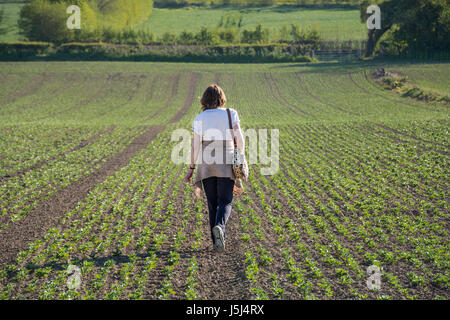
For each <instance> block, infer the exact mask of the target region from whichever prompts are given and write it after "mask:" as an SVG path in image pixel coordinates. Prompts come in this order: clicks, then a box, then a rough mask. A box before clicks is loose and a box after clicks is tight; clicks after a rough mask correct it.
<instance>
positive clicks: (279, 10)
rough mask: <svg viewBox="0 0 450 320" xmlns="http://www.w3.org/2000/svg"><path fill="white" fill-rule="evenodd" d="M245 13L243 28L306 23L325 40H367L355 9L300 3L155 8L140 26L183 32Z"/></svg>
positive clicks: (275, 26)
mask: <svg viewBox="0 0 450 320" xmlns="http://www.w3.org/2000/svg"><path fill="white" fill-rule="evenodd" d="M238 13H240V14H242V17H243V20H242V23H243V24H242V28H244V29H254V28H255V27H256V25H258V24H259V23H260V24H262V25H263V26H264V27H266V28H269V29H275V30H278V29H279V28H280V27H281V26H283V25H286V26H288V27H289V25H290V24H291V23H294V24H299V25H302V26H305V27H309V26H313V27H315V28H316V29H317V30H319V32H320V33H321V35H322V37H323V39H324V40H330V41H342V40H364V39H365V38H366V36H367V29H366V27H365V25H364V24H362V23H361V22H360V20H359V10H355V9H338V8H335V9H312V8H296V7H292V8H289V7H284V6H283V7H279V6H273V7H261V8H239V7H229V8H220V9H211V8H203V7H198V8H197V7H187V8H181V9H154V10H153V13H152V14H151V16H150V18H149V19H148V21H147V22H146V23H143V24H142V25H141V26H140V27H143V28H146V27H148V28H149V29H150V30H152V31H153V32H154V33H155V35H157V36H159V35H161V34H163V33H164V32H173V33H180V32H182V31H184V30H187V31H198V30H200V28H201V27H208V28H214V27H217V24H218V22H219V21H220V18H221V17H222V16H224V15H225V14H238Z"/></svg>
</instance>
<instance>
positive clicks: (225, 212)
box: [202, 177, 234, 242]
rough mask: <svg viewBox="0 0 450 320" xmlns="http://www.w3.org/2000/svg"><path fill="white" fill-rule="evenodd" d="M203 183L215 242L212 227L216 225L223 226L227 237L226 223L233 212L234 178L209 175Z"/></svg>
mask: <svg viewBox="0 0 450 320" xmlns="http://www.w3.org/2000/svg"><path fill="white" fill-rule="evenodd" d="M202 183H203V189H204V190H205V194H206V199H207V201H208V210H209V225H210V227H211V238H212V239H213V242H214V236H213V234H212V229H213V228H214V227H215V226H216V225H219V226H220V227H221V228H222V230H223V236H224V238H225V225H226V224H227V220H228V218H229V217H230V214H231V203H232V201H233V188H234V180H232V179H230V178H219V177H209V178H206V179H203V180H202Z"/></svg>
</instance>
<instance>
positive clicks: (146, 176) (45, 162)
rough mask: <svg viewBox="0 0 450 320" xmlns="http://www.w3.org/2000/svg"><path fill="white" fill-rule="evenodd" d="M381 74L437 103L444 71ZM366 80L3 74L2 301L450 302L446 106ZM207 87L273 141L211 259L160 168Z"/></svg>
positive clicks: (188, 193) (136, 69)
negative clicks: (267, 165)
mask: <svg viewBox="0 0 450 320" xmlns="http://www.w3.org/2000/svg"><path fill="white" fill-rule="evenodd" d="M380 66H382V67H384V68H385V69H386V70H394V71H398V72H401V73H402V74H406V75H408V76H409V80H410V81H411V82H413V83H416V84H418V85H421V86H424V87H426V88H430V89H435V90H436V91H439V92H443V93H448V88H450V64H448V63H435V64H432V63H427V64H421V63H409V64H396V63H387V62H385V63H383V64H382V65H380ZM377 67H378V65H376V64H375V63H372V64H370V63H355V64H347V65H345V64H343V65H342V64H341V65H337V64H324V63H322V64H312V65H308V64H289V65H288V64H270V65H269V64H267V65H265V64H258V65H252V64H248V65H244V64H241V65H225V64H223V65H221V64H205V65H202V64H170V63H124V62H102V63H98V62H88V63H86V62H82V63H81V62H74V63H69V62H25V63H24V62H21V63H4V62H1V63H0V83H1V85H0V88H1V89H0V210H1V211H0V226H1V228H0V266H1V272H0V297H1V298H3V299H36V298H39V299H68V298H71V299H93V298H95V299H192V298H196V299H205V298H209V299H240V298H244V299H245V298H248V299H389V298H393V299H435V298H444V299H448V298H449V297H450V295H449V276H450V274H449V271H450V269H449V263H450V241H449V198H448V197H449V195H448V189H449V177H450V176H449V153H450V150H449V149H450V148H449V137H448V125H449V109H448V108H449V107H448V105H445V104H442V103H441V104H427V103H424V102H421V101H416V100H413V99H410V98H405V97H401V96H400V95H399V94H397V93H394V92H391V91H388V90H385V89H382V88H381V87H380V86H379V85H378V84H377V83H375V82H374V81H373V79H372V78H371V73H372V71H373V70H375V69H376V68H377ZM212 82H217V83H218V84H219V85H221V86H222V87H223V88H224V90H225V92H226V94H227V98H228V106H229V107H233V108H235V109H236V110H238V112H239V115H240V118H241V122H242V126H243V127H244V128H245V129H248V128H268V129H271V128H274V129H279V130H280V170H279V171H278V173H277V174H276V175H273V176H263V175H261V174H260V170H259V168H260V167H264V165H254V166H251V168H250V171H251V177H250V179H249V182H248V183H247V184H246V185H245V188H246V192H245V194H244V195H243V196H242V197H241V198H239V199H236V200H235V202H234V207H233V211H232V215H231V218H230V220H229V223H228V225H227V228H228V229H227V250H226V252H225V253H223V254H216V253H214V252H213V251H212V245H211V243H210V236H209V229H208V226H209V223H208V219H207V217H208V215H207V206H206V203H205V200H204V199H202V200H196V199H195V197H194V196H193V194H192V186H190V185H185V184H183V183H182V176H183V174H184V172H185V169H186V167H187V166H184V165H175V164H173V163H172V161H171V158H170V156H171V149H172V147H173V146H174V145H175V144H176V142H171V141H170V137H171V133H172V131H173V130H174V129H178V128H186V129H190V128H191V123H192V120H193V118H194V116H195V115H196V114H197V113H198V112H199V107H200V106H199V102H198V97H199V96H200V95H201V94H202V92H203V90H204V89H205V88H206V86H207V85H208V84H210V83H212ZM69 265H75V266H77V267H79V268H80V270H81V286H80V287H79V288H78V289H70V288H69V287H70V286H67V285H66V282H67V281H68V277H69V275H68V273H67V269H68V266H69ZM370 265H378V266H379V267H381V268H382V270H381V272H382V277H381V289H380V290H378V291H374V290H369V289H368V287H367V285H366V281H367V279H368V278H369V275H368V274H367V268H368V266H370ZM219 275H220V276H219Z"/></svg>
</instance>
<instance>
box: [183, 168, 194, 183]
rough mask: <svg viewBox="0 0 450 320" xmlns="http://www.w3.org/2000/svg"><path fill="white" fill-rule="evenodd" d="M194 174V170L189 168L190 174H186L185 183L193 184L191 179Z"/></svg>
mask: <svg viewBox="0 0 450 320" xmlns="http://www.w3.org/2000/svg"><path fill="white" fill-rule="evenodd" d="M193 173H194V169H192V168H189V170H188V172H187V173H186V175H185V176H184V179H183V181H184V182H185V183H189V182H191V178H192V174H193Z"/></svg>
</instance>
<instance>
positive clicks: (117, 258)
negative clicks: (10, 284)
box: [8, 248, 210, 278]
mask: <svg viewBox="0 0 450 320" xmlns="http://www.w3.org/2000/svg"><path fill="white" fill-rule="evenodd" d="M169 251H170V250H168V249H167V250H156V249H154V248H149V249H148V250H147V252H146V253H138V254H136V255H135V257H136V261H137V264H144V263H145V262H146V259H147V258H149V257H151V256H152V255H153V254H155V255H156V256H157V257H158V259H160V258H163V257H168V256H169ZM208 252H210V250H208V249H206V248H205V249H196V250H189V249H184V250H183V249H179V250H177V253H179V254H180V258H182V259H190V258H192V257H193V256H198V255H202V254H204V253H208ZM130 256H132V254H128V255H125V254H120V253H118V254H110V255H108V256H99V257H96V256H87V257H85V258H82V259H79V258H74V259H72V260H71V261H70V262H65V263H62V262H55V263H51V262H50V263H46V264H43V265H37V264H34V263H28V264H26V265H25V267H26V268H27V269H28V270H30V271H34V270H38V269H44V268H51V269H52V270H54V271H64V270H67V267H68V266H69V265H71V264H73V265H77V266H78V267H81V266H82V265H83V263H84V262H90V263H92V264H93V265H94V266H96V267H104V266H105V263H106V262H107V261H114V264H116V265H121V264H124V263H129V262H131V260H132V259H130ZM16 274H17V271H13V272H9V273H8V277H9V278H12V277H14V276H16Z"/></svg>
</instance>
